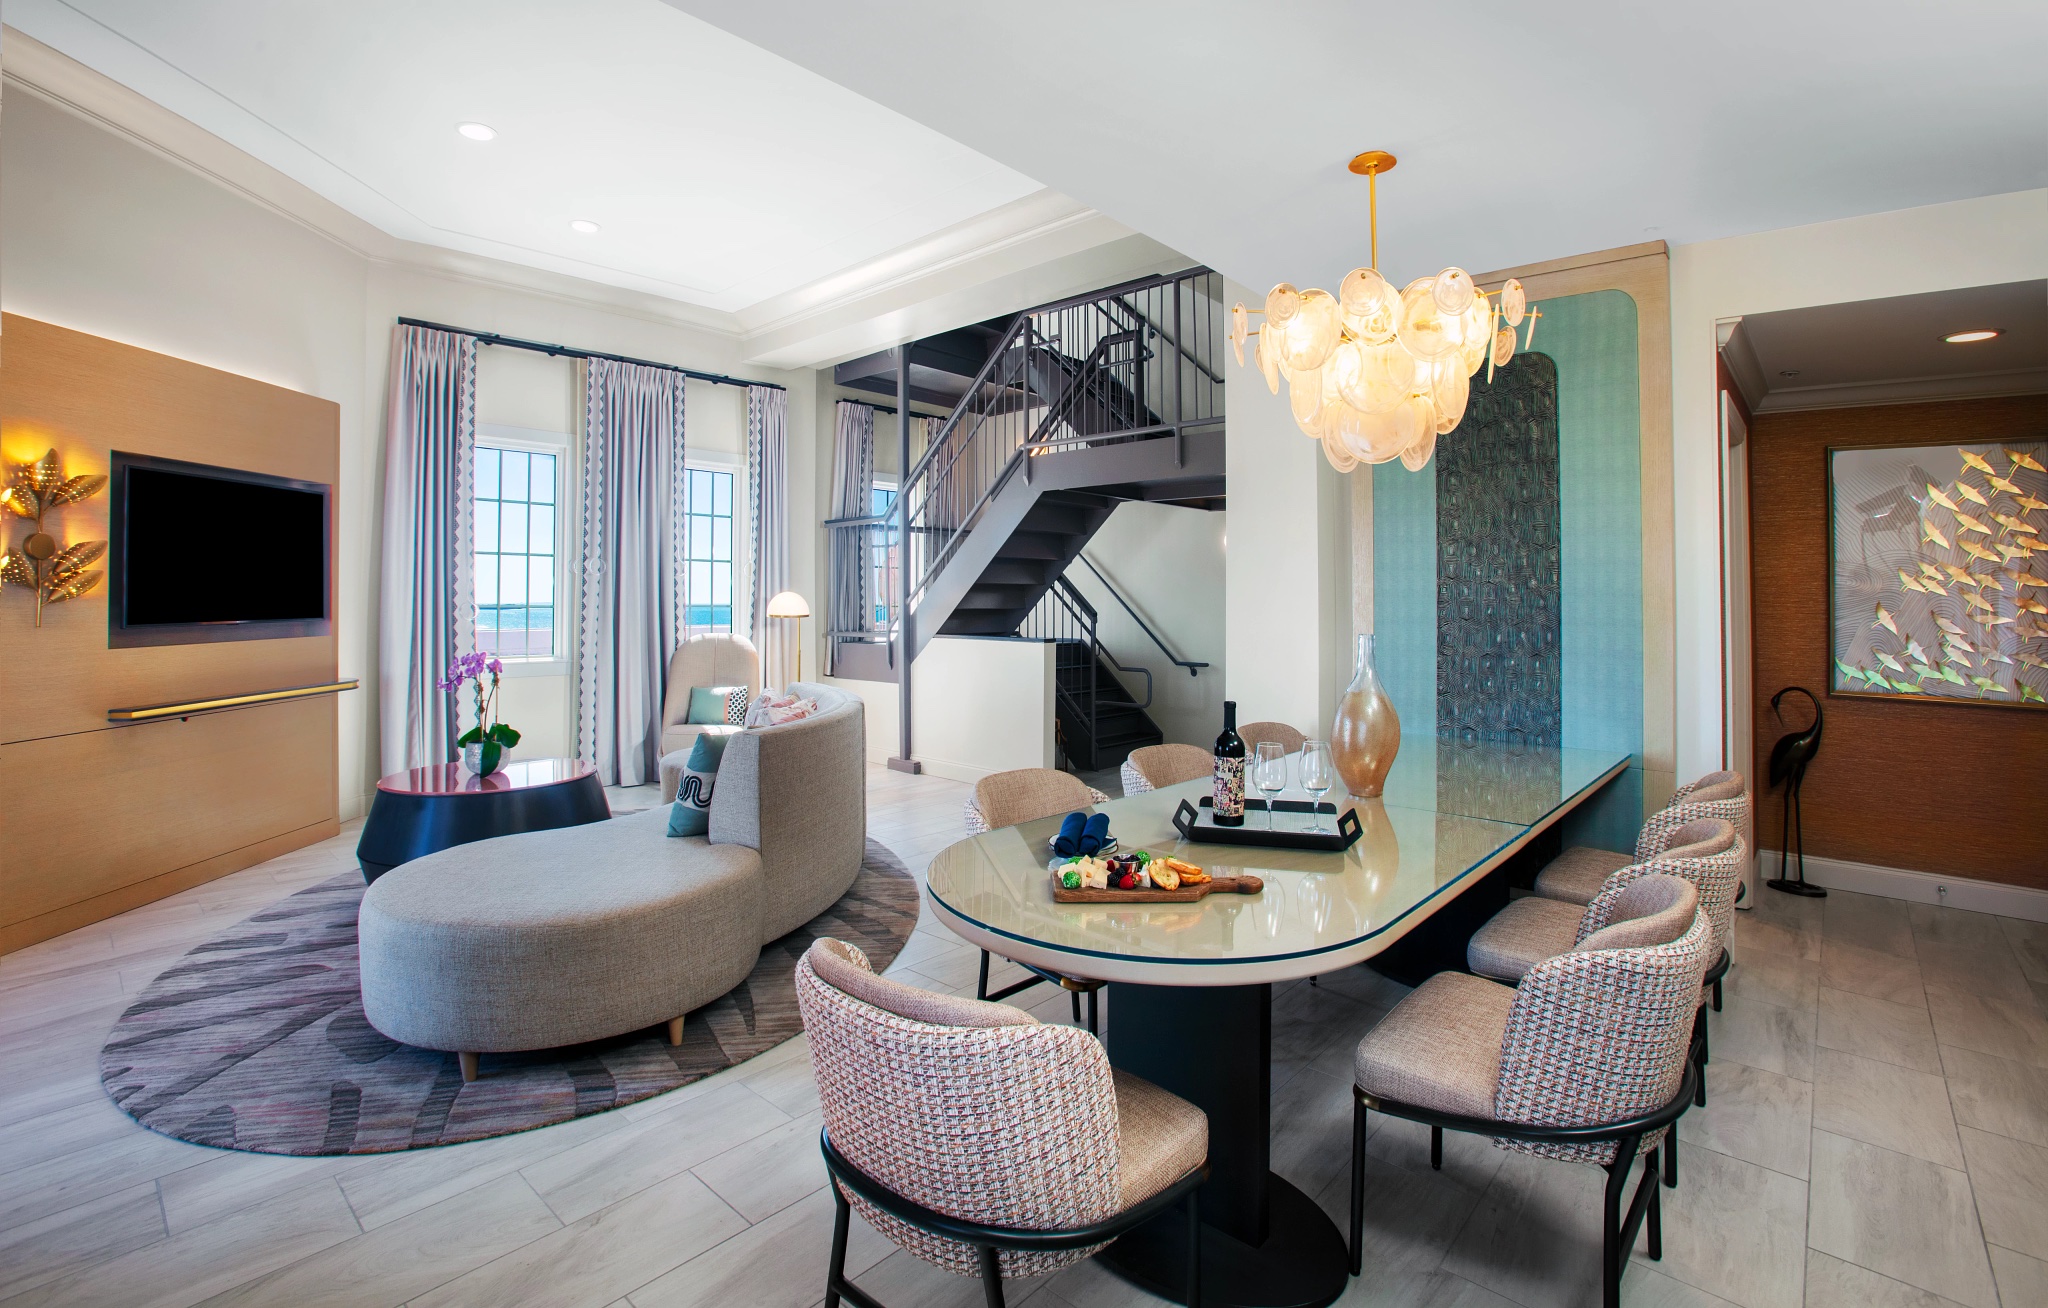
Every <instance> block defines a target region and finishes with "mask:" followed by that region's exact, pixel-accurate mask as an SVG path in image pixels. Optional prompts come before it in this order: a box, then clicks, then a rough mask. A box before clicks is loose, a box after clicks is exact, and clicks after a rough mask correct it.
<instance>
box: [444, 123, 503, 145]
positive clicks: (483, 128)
mask: <svg viewBox="0 0 2048 1308" xmlns="http://www.w3.org/2000/svg"><path fill="white" fill-rule="evenodd" d="M455 130H456V131H458V132H461V133H462V134H463V135H464V136H466V137H468V138H469V139H470V140H472V141H489V140H493V139H495V138H496V137H497V135H498V129H497V128H495V127H492V126H491V125H490V124H489V123H457V124H455Z"/></svg>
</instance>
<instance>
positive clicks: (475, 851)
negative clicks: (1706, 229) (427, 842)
mask: <svg viewBox="0 0 2048 1308" xmlns="http://www.w3.org/2000/svg"><path fill="white" fill-rule="evenodd" d="M795 689H797V690H798V692H799V693H801V694H803V695H805V696H808V697H812V698H815V699H817V701H818V707H819V712H818V713H817V714H816V715H815V716H813V717H810V718H806V719H804V720H803V721H801V722H791V723H787V724H785V725H783V726H779V727H759V728H754V729H751V730H748V731H743V732H740V733H738V734H737V735H735V736H734V737H733V738H732V740H731V742H730V743H729V744H728V745H727V746H726V750H725V757H724V760H723V761H722V763H721V764H720V766H719V770H718V783H717V786H716V788H715V789H714V790H713V792H712V796H711V829H710V834H709V835H708V836H670V835H669V834H668V813H669V810H668V806H667V805H662V806H660V807H657V808H653V809H649V810H648V811H646V812H644V813H635V814H631V815H629V816H626V817H620V818H613V819H612V820H611V821H609V822H597V823H591V824H589V825H586V826H580V827H567V828H563V829H561V830H556V831H533V832H527V833H524V834H521V835H516V836H500V837H498V838H496V839H494V840H479V841H475V842H473V843H471V844H467V845H457V846H456V847H454V848H453V849H445V850H442V851H440V852H439V853H435V854H429V855H428V856H426V857H425V858H421V859H416V860H414V861H413V862H410V863H406V864H403V865H401V866H399V867H396V868H393V869H392V870H391V871H389V872H387V873H385V874H384V875H383V876H382V877H379V878H378V879H377V881H376V882H375V883H374V884H373V885H371V886H370V888H369V890H368V891H367V892H366V893H365V894H364V896H363V906H362V910H361V913H360V915H359V917H358V920H357V932H358V938H359V940H360V944H361V956H362V990H363V1011H364V1014H365V1015H366V1016H367V1017H368V1018H369V1020H370V1024H371V1025H372V1026H374V1027H376V1028H377V1029H378V1030H379V1031H382V1032H383V1033H384V1034H385V1035H387V1036H390V1037H391V1038H392V1039H394V1040H397V1041H400V1042H402V1043H405V1044H409V1045H414V1046H417V1047H420V1048H423V1049H446V1050H453V1051H455V1052H456V1053H458V1054H460V1055H461V1060H462V1070H463V1076H464V1078H465V1079H474V1077H475V1076H476V1073H477V1063H476V1055H478V1054H480V1053H509V1052H514V1051H518V1050H529V1049H553V1048H558V1047H560V1046H563V1045H572V1044H579V1043H581V1042H583V1041H586V1040H596V1039H600V1038H603V1037H605V1036H612V1035H619V1034H621V1033H624V1032H628V1031H637V1030H641V1029H643V1028H646V1027H650V1026H654V1025H657V1024H660V1023H667V1024H668V1035H669V1039H670V1041H671V1043H675V1042H679V1041H680V1040H681V1039H682V1023H683V1016H684V1014H687V1013H688V1012H690V1011H691V1010H692V1009H695V1008H700V1007H702V1006H703V1005H705V1004H708V1003H710V1002H711V1001H712V1000H714V999H716V998H718V997H719V996H720V995H722V994H724V993H725V992H726V991H728V990H730V989H732V988H733V987H734V986H736V985H738V984H739V983H740V982H741V981H742V980H744V979H745V978H746V976H747V973H748V972H750V971H752V970H753V966H754V963H755V961H756V960H757V959H758V958H759V956H760V950H761V946H763V945H765V944H767V943H769V942H770V941H772V940H775V939H776V938H778V937H780V936H782V935H785V934H787V933H788V932H789V931H791V930H793V929H794V928H796V927H798V926H801V925H802V924H803V923H805V922H807V921H809V920H810V919H811V918H813V917H815V916H817V915H818V914H819V913H821V912H823V911H824V910H825V909H826V908H828V907H830V906H831V905H832V903H833V902H834V901H835V900H837V899H838V898H839V897H840V896H841V895H843V894H845V893H846V891H847V889H848V888H849V887H850V886H852V884H853V880H854V877H855V876H856V875H857V874H858V873H859V871H860V863H861V856H862V852H863V850H864V848H865V845H866V840H867V787H866V776H865V769H866V759H865V726H864V723H863V719H862V713H863V705H862V703H861V701H860V700H859V699H858V698H857V697H855V696H852V695H848V694H846V693H844V692H842V691H838V690H834V689H832V688H831V687H829V686H819V685H811V684H808V683H800V684H799V685H798V686H797V687H796V688H795Z"/></svg>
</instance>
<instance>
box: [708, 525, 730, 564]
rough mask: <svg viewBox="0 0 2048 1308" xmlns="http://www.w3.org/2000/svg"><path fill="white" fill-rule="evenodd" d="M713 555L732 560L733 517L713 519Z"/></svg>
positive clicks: (716, 557)
mask: <svg viewBox="0 0 2048 1308" xmlns="http://www.w3.org/2000/svg"><path fill="white" fill-rule="evenodd" d="M711 557H712V558H714V559H725V560H730V559H731V558H732V519H731V518H713V519H712V520H711Z"/></svg>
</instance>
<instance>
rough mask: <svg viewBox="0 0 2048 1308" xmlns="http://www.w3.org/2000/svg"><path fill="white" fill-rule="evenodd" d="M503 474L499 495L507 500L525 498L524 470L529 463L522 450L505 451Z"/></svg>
mask: <svg viewBox="0 0 2048 1308" xmlns="http://www.w3.org/2000/svg"><path fill="white" fill-rule="evenodd" d="M503 456H504V459H505V472H504V475H503V477H502V478H501V479H500V486H501V489H500V491H499V495H500V496H501V497H502V498H504V499H508V500H523V499H525V498H526V485H527V482H526V470H527V464H528V463H529V462H530V460H529V458H528V456H527V454H526V452H525V451H524V450H505V451H503Z"/></svg>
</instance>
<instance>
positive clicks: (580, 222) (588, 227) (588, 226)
mask: <svg viewBox="0 0 2048 1308" xmlns="http://www.w3.org/2000/svg"><path fill="white" fill-rule="evenodd" d="M569 230H570V231H572V232H582V233H583V234H584V235H585V236H589V235H590V234H591V233H593V232H595V231H596V230H597V224H596V223H594V222H592V221H590V220H589V219H588V218H571V219H570V220H569Z"/></svg>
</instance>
